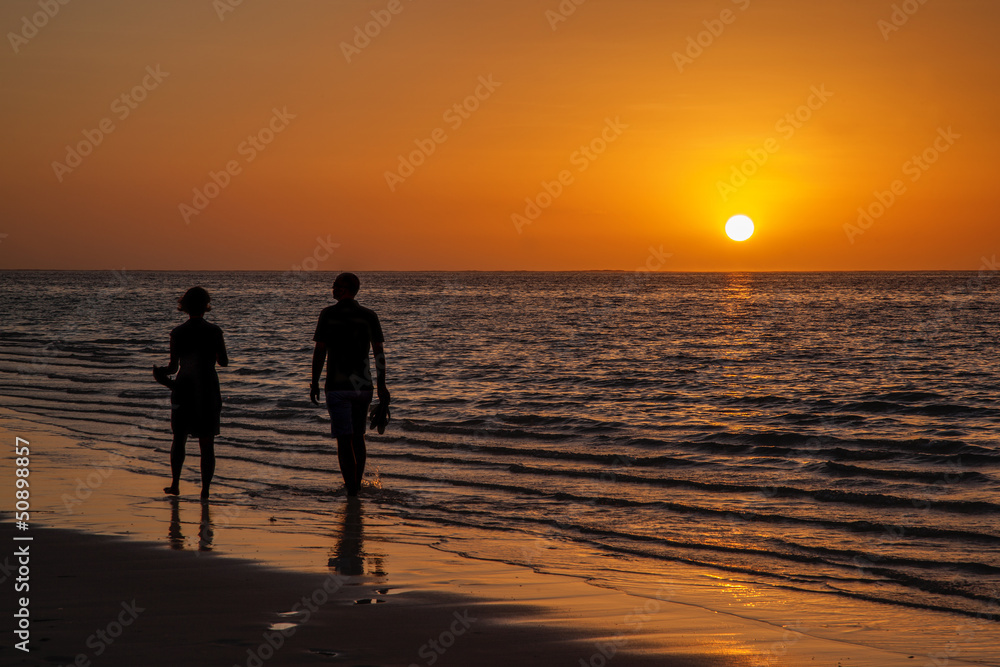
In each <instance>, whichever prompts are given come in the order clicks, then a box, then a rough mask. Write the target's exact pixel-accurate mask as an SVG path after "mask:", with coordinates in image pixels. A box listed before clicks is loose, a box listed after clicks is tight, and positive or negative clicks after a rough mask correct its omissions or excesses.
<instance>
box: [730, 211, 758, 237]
mask: <svg viewBox="0 0 1000 667" xmlns="http://www.w3.org/2000/svg"><path fill="white" fill-rule="evenodd" d="M726 236H728V237H729V238H731V239H732V240H734V241H746V240H747V239H748V238H750V237H751V236H753V220H751V219H750V218H748V217H747V216H745V215H734V216H733V217H731V218H729V222H727V223H726Z"/></svg>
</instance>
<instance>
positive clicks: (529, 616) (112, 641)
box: [3, 411, 989, 667]
mask: <svg viewBox="0 0 1000 667" xmlns="http://www.w3.org/2000/svg"><path fill="white" fill-rule="evenodd" d="M3 425H4V426H3V430H4V434H3V435H4V437H5V438H8V439H13V438H14V437H18V436H19V437H25V436H27V438H28V439H29V441H31V442H32V444H33V446H34V450H33V451H34V452H37V453H36V454H35V455H33V456H32V462H31V466H32V477H31V478H32V482H33V484H34V486H33V487H32V488H33V489H34V494H33V495H32V509H33V511H32V520H31V524H30V528H29V530H28V531H26V532H25V531H17V534H18V535H22V536H23V535H25V534H27V535H30V536H31V537H32V538H33V539H32V541H31V542H30V549H31V575H30V586H31V597H30V610H31V619H32V624H31V638H30V644H29V646H30V649H31V650H30V653H27V654H23V655H22V654H21V653H19V652H15V650H13V649H11V647H10V646H5V647H4V654H5V655H6V656H7V657H5V658H4V661H8V660H10V661H11V662H10V663H9V664H57V665H70V664H78V665H88V664H95V665H97V664H100V665H177V664H191V665H234V666H235V665H247V666H248V667H253V666H254V665H261V664H268V665H308V664H344V665H383V666H389V665H406V666H410V665H432V664H439V665H501V664H502V665H507V664H511V663H512V662H513V663H516V664H531V665H573V666H576V665H604V664H615V665H678V666H691V667H696V666H705V667H708V666H715V665H718V666H728V665H734V666H735V665H779V664H780V665H829V666H830V667H834V666H835V665H843V666H844V667H846V666H847V665H872V666H875V665H878V666H893V665H923V664H925V663H926V659H927V658H926V656H914V653H908V652H906V651H901V652H898V651H883V650H878V649H876V648H872V647H869V646H864V645H859V644H852V643H850V642H847V641H831V640H828V639H822V638H818V637H816V636H813V635H812V634H810V632H809V628H807V627H805V626H804V625H803V626H802V627H781V626H778V625H773V624H768V623H762V622H760V621H757V620H754V619H753V618H751V617H750V616H749V614H740V613H738V612H737V611H736V610H735V608H734V611H733V612H731V613H719V612H717V611H713V610H711V609H709V608H707V606H708V605H706V606H704V607H699V606H697V605H695V604H692V603H691V602H690V601H689V600H685V602H683V603H682V602H678V601H675V600H674V599H672V598H673V596H674V595H675V593H676V590H675V589H676V588H677V586H676V583H677V582H673V581H670V580H669V579H668V578H664V581H663V582H662V584H661V587H660V588H658V589H650V590H645V591H633V592H632V594H625V593H623V592H621V591H617V590H613V589H609V588H606V587H598V586H594V585H592V584H589V583H587V582H586V581H585V580H583V579H581V578H576V577H568V576H556V575H550V574H539V573H537V572H534V571H532V570H531V569H528V568H524V567H518V566H512V565H509V564H506V563H502V562H498V561H490V560H484V559H480V558H467V557H462V556H460V555H456V554H454V553H450V552H447V551H442V550H440V549H437V548H434V547H433V545H432V544H430V543H427V542H424V543H421V540H420V539H419V537H418V536H415V537H417V539H411V540H410V541H400V540H398V539H394V538H392V537H391V536H397V537H398V536H399V535H400V534H405V533H406V532H407V531H406V526H405V522H399V521H398V520H394V519H393V518H392V517H391V515H389V514H387V513H385V512H384V511H381V510H380V509H379V507H378V503H377V501H376V500H372V499H364V498H363V499H362V500H361V501H360V506H361V507H362V508H363V512H364V514H363V516H364V518H363V520H362V522H363V524H364V525H363V526H362V525H360V523H361V522H357V519H358V517H357V516H355V517H354V521H355V522H357V523H353V524H352V523H351V522H348V521H343V520H342V518H343V517H345V516H346V514H347V513H346V512H345V511H344V510H345V506H346V504H347V500H346V499H344V498H333V499H331V502H330V510H331V516H330V522H329V531H328V533H327V534H325V535H317V534H315V533H312V532H296V531H295V527H294V523H295V520H296V512H295V509H294V508H288V510H287V511H285V512H279V513H276V514H271V513H270V512H261V511H260V510H258V509H255V508H253V507H252V506H249V505H248V506H238V509H233V508H231V507H230V508H227V507H225V506H222V507H212V506H211V504H209V505H203V504H202V503H200V502H199V501H198V500H197V498H196V494H195V493H194V492H193V489H192V492H191V493H188V494H185V495H182V497H181V498H180V499H176V500H175V499H168V498H166V497H163V496H162V495H159V494H157V493H156V489H157V483H158V482H159V480H157V479H156V478H153V477H151V476H146V475H139V474H135V473H131V472H129V471H127V470H122V469H116V470H113V471H112V472H111V473H110V474H107V476H106V478H104V479H102V480H101V482H100V483H99V484H97V483H94V482H96V481H97V480H98V478H100V477H102V475H101V474H100V472H99V469H98V468H97V467H95V466H86V465H82V466H79V467H76V466H71V467H66V466H64V465H62V464H60V463H56V462H54V461H52V459H54V458H56V457H49V456H48V455H47V452H55V451H60V450H62V451H66V450H68V449H70V450H71V448H72V447H73V445H74V443H73V442H72V440H70V439H68V438H65V437H64V436H60V435H58V434H56V433H53V432H51V431H47V430H46V429H41V428H39V427H38V426H37V425H34V424H32V423H30V422H25V421H22V420H19V419H18V418H17V417H16V416H15V415H13V414H11V413H9V412H6V411H5V412H4V415H3ZM15 434H17V435H15ZM7 460H8V461H10V459H7ZM10 462H11V464H12V463H13V462H12V461H10ZM88 477H89V478H90V481H91V483H90V484H88V481H87V480H88ZM81 482H82V486H81ZM84 489H85V490H86V491H90V493H89V494H88V493H85V492H83V491H82V490H84ZM81 496H83V497H82V498H81ZM67 499H75V500H80V502H79V503H75V502H72V500H71V501H70V503H69V504H68V505H67ZM68 508H72V512H70V511H69V510H68ZM3 528H4V530H3V534H4V535H5V536H6V537H5V539H4V540H3V541H4V542H5V543H6V544H13V542H12V541H11V539H10V537H11V534H12V533H14V532H15V531H14V530H13V526H12V524H9V523H5V524H4V526H3ZM462 532H463V531H461V530H458V531H457V533H459V534H456V535H454V536H453V537H455V538H456V539H460V538H462V537H463V536H462V535H461V533H462ZM465 537H466V538H470V539H471V538H474V537H475V536H474V535H466V536H465ZM331 559H332V560H331ZM5 597H6V596H5ZM734 597H735V596H734ZM748 597H749V596H748ZM8 599H9V598H8ZM706 602H709V601H708V600H706ZM744 602H745V603H747V605H748V606H747V611H748V612H749V611H750V609H751V607H752V606H753V603H752V602H750V601H749V600H747V599H744ZM864 604H865V603H859V605H860V606H859V607H858V608H857V609H855V610H854V611H855V612H857V613H858V614H859V615H860V614H864V613H865V611H866V610H865V609H864V608H863V605H864ZM868 613H872V610H868ZM875 613H877V610H876V612H875ZM7 617H8V618H10V616H9V615H8V616H7ZM871 618H872V619H873V620H874V619H875V618H876V616H874V615H873V616H872V617H871ZM964 625H966V626H968V627H967V628H966V634H965V635H964V636H968V634H969V632H970V631H971V630H972V629H974V628H976V627H977V625H976V624H975V623H966V624H964ZM102 631H103V633H102ZM972 639H975V634H973V635H972ZM911 656H914V657H911ZM917 657H919V658H923V660H918V659H917ZM948 664H953V665H964V664H989V663H988V662H981V661H980V662H965V661H963V660H961V659H957V656H952V657H951V658H950V659H949V660H948Z"/></svg>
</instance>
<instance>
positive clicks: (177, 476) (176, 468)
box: [163, 433, 187, 496]
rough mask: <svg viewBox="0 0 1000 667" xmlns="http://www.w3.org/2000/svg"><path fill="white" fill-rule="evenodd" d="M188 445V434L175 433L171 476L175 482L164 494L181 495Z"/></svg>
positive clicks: (171, 452) (172, 444)
mask: <svg viewBox="0 0 1000 667" xmlns="http://www.w3.org/2000/svg"><path fill="white" fill-rule="evenodd" d="M186 445H187V434H186V433H174V441H173V442H172V443H171V444H170V474H171V476H172V477H173V481H172V482H171V483H170V486H168V487H165V488H164V489H163V492H164V493H167V494H170V495H172V496H176V495H177V494H178V493H180V492H181V491H180V487H179V484H180V483H181V469H182V468H183V467H184V453H185V452H184V448H185V446H186Z"/></svg>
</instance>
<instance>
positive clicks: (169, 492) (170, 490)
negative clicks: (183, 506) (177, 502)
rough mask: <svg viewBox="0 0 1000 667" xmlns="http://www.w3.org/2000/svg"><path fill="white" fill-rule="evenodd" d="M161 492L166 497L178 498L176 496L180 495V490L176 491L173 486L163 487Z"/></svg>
mask: <svg viewBox="0 0 1000 667" xmlns="http://www.w3.org/2000/svg"><path fill="white" fill-rule="evenodd" d="M163 492H164V493H165V494H167V495H168V496H178V495H180V493H181V490H180V489H178V488H177V486H176V485H175V486H165V487H163Z"/></svg>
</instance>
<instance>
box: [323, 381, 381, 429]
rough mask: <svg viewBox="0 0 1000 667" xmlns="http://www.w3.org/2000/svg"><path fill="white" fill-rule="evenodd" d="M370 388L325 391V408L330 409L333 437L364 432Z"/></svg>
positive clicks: (370, 396) (370, 393)
mask: <svg viewBox="0 0 1000 667" xmlns="http://www.w3.org/2000/svg"><path fill="white" fill-rule="evenodd" d="M372 394H373V391H372V390H371V389H343V390H340V389H334V390H327V392H326V409H327V410H329V411H330V432H331V433H332V434H333V437H335V438H336V437H337V436H338V435H353V434H354V433H362V434H363V433H364V432H365V422H366V421H367V419H368V406H369V405H371V402H372Z"/></svg>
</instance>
